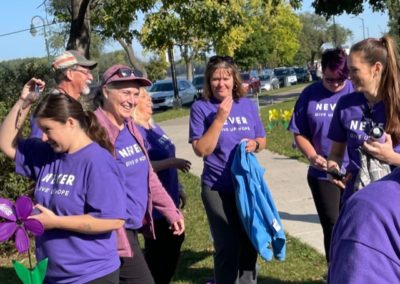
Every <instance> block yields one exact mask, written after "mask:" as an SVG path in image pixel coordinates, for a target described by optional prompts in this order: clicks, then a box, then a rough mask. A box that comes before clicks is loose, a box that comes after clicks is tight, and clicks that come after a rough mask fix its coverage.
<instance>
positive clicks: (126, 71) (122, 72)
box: [104, 67, 143, 84]
mask: <svg viewBox="0 0 400 284" xmlns="http://www.w3.org/2000/svg"><path fill="white" fill-rule="evenodd" d="M115 74H118V76H119V77H120V78H127V77H131V76H134V77H142V75H143V74H142V72H140V71H137V70H132V69H130V68H126V67H123V68H119V69H117V70H115V72H113V73H111V75H110V76H108V78H107V79H106V80H105V81H104V84H107V83H108V81H109V80H110V78H112V77H113V76H114V75H115Z"/></svg>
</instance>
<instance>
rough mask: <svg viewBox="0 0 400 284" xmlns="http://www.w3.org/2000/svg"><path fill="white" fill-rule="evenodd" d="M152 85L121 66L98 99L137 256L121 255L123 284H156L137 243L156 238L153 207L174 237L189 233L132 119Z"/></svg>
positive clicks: (107, 78)
mask: <svg viewBox="0 0 400 284" xmlns="http://www.w3.org/2000/svg"><path fill="white" fill-rule="evenodd" d="M150 85H151V82H150V81H149V80H147V79H145V78H143V77H139V76H136V75H135V72H134V71H133V70H132V69H131V68H130V67H128V66H125V65H120V64H117V65H113V66H111V67H110V68H108V69H107V70H106V71H105V72H104V74H103V76H102V84H101V86H100V91H99V92H98V93H97V95H96V97H95V101H96V102H97V103H98V105H99V107H98V108H97V110H96V111H95V114H96V116H97V119H98V120H99V122H100V124H101V125H102V126H103V127H104V128H105V129H106V131H107V133H108V137H109V139H110V141H111V143H112V144H113V145H114V147H115V151H114V155H115V158H116V160H117V161H118V162H119V163H120V164H121V168H122V170H123V173H124V180H123V182H124V184H125V190H126V199H127V219H126V223H125V231H126V233H127V236H128V240H129V243H130V246H131V249H132V252H133V257H130V256H127V255H124V256H123V255H121V256H122V257H121V262H122V264H121V269H120V283H129V284H132V283H138V284H149V283H154V279H153V277H152V275H151V272H150V270H149V268H148V265H147V263H146V260H145V258H144V256H143V253H142V250H141V248H140V245H139V241H138V232H139V231H140V232H143V233H144V235H145V236H146V237H149V238H153V239H154V238H155V232H154V222H153V216H152V212H153V208H155V209H157V210H158V211H159V212H160V213H161V214H162V215H163V216H164V217H165V218H166V219H167V221H168V224H169V229H170V230H171V231H172V233H173V234H174V235H181V234H183V232H184V230H185V224H184V221H183V216H182V214H181V212H180V211H179V209H178V208H176V206H175V204H174V202H173V200H172V199H171V197H170V196H169V195H168V193H167V192H166V190H165V189H164V187H163V186H162V184H161V183H160V180H159V179H158V177H157V175H156V174H155V173H154V170H153V168H152V166H151V164H150V160H149V157H148V153H147V151H146V148H145V146H144V143H143V139H142V136H141V135H140V132H139V131H138V129H137V127H136V126H135V124H134V122H133V120H132V118H131V115H132V112H133V110H134V108H135V106H136V104H137V99H138V96H139V94H140V88H141V87H145V86H150Z"/></svg>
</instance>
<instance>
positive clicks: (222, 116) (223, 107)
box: [215, 96, 233, 123]
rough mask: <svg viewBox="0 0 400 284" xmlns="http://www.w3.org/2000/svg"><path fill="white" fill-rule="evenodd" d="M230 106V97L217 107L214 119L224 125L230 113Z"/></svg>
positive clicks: (231, 100)
mask: <svg viewBox="0 0 400 284" xmlns="http://www.w3.org/2000/svg"><path fill="white" fill-rule="evenodd" d="M232 105H233V98H232V97H231V96H229V97H226V98H225V99H224V100H223V101H222V102H221V104H220V105H219V107H218V111H217V115H216V116H215V119H218V120H220V121H221V122H222V123H224V122H225V120H226V119H227V118H228V116H229V114H230V112H231V109H232Z"/></svg>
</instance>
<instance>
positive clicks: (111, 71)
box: [101, 64, 151, 87]
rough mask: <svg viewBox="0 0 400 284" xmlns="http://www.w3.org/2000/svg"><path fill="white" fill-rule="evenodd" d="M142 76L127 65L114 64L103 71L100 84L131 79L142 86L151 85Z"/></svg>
mask: <svg viewBox="0 0 400 284" xmlns="http://www.w3.org/2000/svg"><path fill="white" fill-rule="evenodd" d="M142 76H143V75H142V74H141V72H139V71H136V70H133V69H132V68H130V67H129V66H126V65H122V64H116V65H113V66H111V67H110V68H108V69H107V70H106V71H105V72H104V74H103V77H102V80H101V84H102V85H106V84H110V83H114V82H124V81H132V82H136V83H138V84H139V85H140V86H142V87H146V86H151V81H150V80H148V79H146V78H144V77H142Z"/></svg>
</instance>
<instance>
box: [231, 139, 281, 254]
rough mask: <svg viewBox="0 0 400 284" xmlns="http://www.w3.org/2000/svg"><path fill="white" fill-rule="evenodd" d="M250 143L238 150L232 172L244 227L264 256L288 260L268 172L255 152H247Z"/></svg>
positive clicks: (239, 147) (243, 143) (240, 146)
mask: <svg viewBox="0 0 400 284" xmlns="http://www.w3.org/2000/svg"><path fill="white" fill-rule="evenodd" d="M245 147H246V142H242V143H240V145H239V146H238V147H237V149H236V152H235V156H234V160H233V163H232V166H231V172H232V175H233V179H234V184H235V187H236V190H235V196H236V205H237V208H238V212H239V216H240V217H241V219H242V223H243V226H244V228H245V230H246V232H247V234H248V236H249V238H250V240H251V242H252V243H253V246H254V247H255V248H256V250H257V251H258V253H259V254H260V256H261V257H262V258H263V259H265V260H267V261H269V260H271V259H272V256H274V257H275V258H276V259H278V260H281V261H282V260H284V259H285V256H286V237H285V233H284V231H283V228H282V223H281V220H280V218H279V213H278V210H277V209H276V207H275V204H274V201H273V199H272V196H271V193H270V191H269V189H268V186H267V184H266V183H265V181H264V178H263V176H264V169H263V168H262V167H261V166H260V165H259V163H258V161H257V158H256V156H255V155H254V154H253V153H246V151H245Z"/></svg>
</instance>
